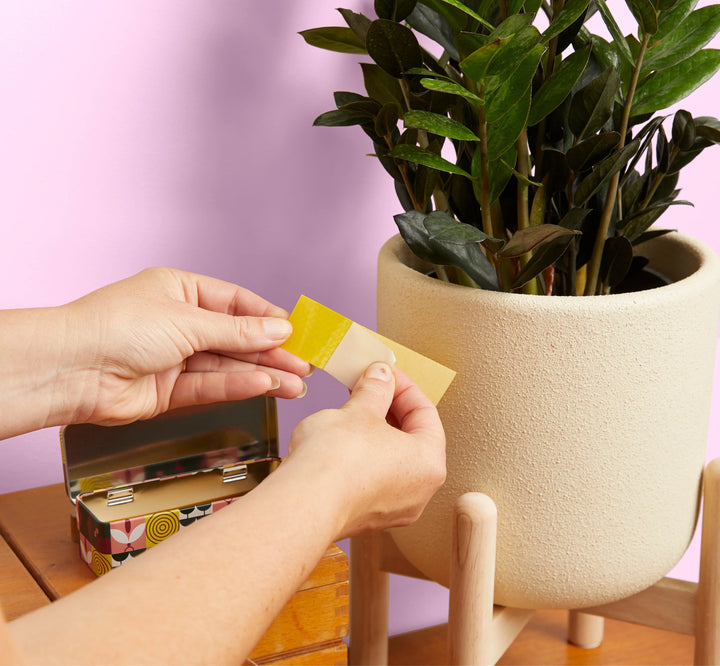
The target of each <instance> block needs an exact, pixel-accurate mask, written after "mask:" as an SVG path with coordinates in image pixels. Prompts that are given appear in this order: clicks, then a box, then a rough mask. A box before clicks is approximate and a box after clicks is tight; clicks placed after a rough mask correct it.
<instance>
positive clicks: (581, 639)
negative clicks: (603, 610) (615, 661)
mask: <svg viewBox="0 0 720 666" xmlns="http://www.w3.org/2000/svg"><path fill="white" fill-rule="evenodd" d="M604 629H605V619H604V618H602V617H600V616H599V615H590V614H589V613H583V612H582V611H577V610H571V611H570V615H569V618H568V641H570V642H571V643H572V644H573V645H577V646H578V647H581V648H586V649H592V648H596V647H598V645H600V643H602V639H603V633H604Z"/></svg>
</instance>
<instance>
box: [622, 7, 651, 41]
mask: <svg viewBox="0 0 720 666" xmlns="http://www.w3.org/2000/svg"><path fill="white" fill-rule="evenodd" d="M625 4H626V5H627V6H628V7H629V8H630V11H631V12H632V14H633V16H634V17H635V20H636V21H637V22H638V25H639V26H640V28H641V29H642V31H643V33H644V34H646V35H654V34H655V33H656V32H657V30H658V10H657V9H655V6H654V5H653V3H652V2H651V1H650V0H625Z"/></svg>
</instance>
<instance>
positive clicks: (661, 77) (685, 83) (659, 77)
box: [632, 49, 720, 114]
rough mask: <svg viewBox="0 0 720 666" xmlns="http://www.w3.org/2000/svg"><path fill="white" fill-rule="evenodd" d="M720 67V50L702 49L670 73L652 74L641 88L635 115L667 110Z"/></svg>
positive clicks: (668, 71)
mask: <svg viewBox="0 0 720 666" xmlns="http://www.w3.org/2000/svg"><path fill="white" fill-rule="evenodd" d="M719 67H720V50H716V49H703V50H702V51H698V52H697V53H695V54H694V55H692V56H690V57H689V58H686V59H685V60H683V61H682V62H680V63H678V64H677V65H675V66H674V67H672V68H670V69H664V70H662V71H659V72H655V73H654V74H652V75H651V76H650V77H649V78H648V79H647V80H646V81H644V82H643V83H642V84H641V85H640V86H638V89H637V92H636V93H635V98H634V99H635V103H634V104H633V109H632V112H633V114H641V113H648V112H654V111H659V110H661V109H666V108H667V107H669V106H672V105H673V104H676V103H677V102H679V101H680V100H682V99H684V98H685V97H687V96H688V95H689V94H690V93H691V92H693V90H695V89H696V88H698V87H700V86H701V85H702V84H703V83H705V81H707V80H708V79H710V78H711V77H712V76H713V74H715V72H717V70H718V68H719Z"/></svg>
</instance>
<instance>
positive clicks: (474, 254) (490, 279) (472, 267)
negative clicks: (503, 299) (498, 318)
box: [395, 210, 498, 290]
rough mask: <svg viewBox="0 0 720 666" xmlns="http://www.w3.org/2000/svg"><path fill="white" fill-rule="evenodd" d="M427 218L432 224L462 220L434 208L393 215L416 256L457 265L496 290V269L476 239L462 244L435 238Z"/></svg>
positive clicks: (433, 261) (431, 261)
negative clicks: (427, 223) (432, 210)
mask: <svg viewBox="0 0 720 666" xmlns="http://www.w3.org/2000/svg"><path fill="white" fill-rule="evenodd" d="M448 220H449V222H448ZM426 221H429V225H430V227H431V228H432V227H433V221H440V224H449V223H452V224H455V225H460V224H462V223H460V222H457V221H455V220H453V219H452V218H450V217H449V216H448V215H447V214H446V213H442V212H437V211H436V212H434V213H431V214H430V215H426V214H425V213H421V212H419V211H415V210H413V211H408V212H407V213H401V214H400V215H396V216H395V222H396V223H397V225H398V229H399V230H400V235H401V236H402V237H403V240H405V242H406V243H407V244H408V246H409V247H410V249H411V250H412V251H413V252H414V253H415V254H416V255H417V256H418V257H420V258H421V259H423V260H425V261H428V262H430V263H432V264H438V265H441V266H457V267H458V268H461V269H462V270H464V271H465V272H466V273H467V274H468V275H469V276H470V277H471V278H472V279H473V280H474V281H475V282H476V283H477V284H478V285H479V286H480V287H482V288H483V289H490V290H497V288H498V287H497V276H496V274H495V269H494V267H493V265H492V264H491V263H490V261H489V259H488V258H487V257H486V256H485V254H484V253H483V251H482V250H481V249H480V246H479V244H478V243H475V242H471V243H465V244H462V243H453V242H447V241H441V240H434V239H432V238H431V237H430V232H429V231H428V229H427V228H426V226H425V224H426Z"/></svg>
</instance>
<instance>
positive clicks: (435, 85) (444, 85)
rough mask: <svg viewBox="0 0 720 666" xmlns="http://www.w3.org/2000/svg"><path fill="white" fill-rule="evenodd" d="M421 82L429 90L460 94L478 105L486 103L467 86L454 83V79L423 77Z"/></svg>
mask: <svg viewBox="0 0 720 666" xmlns="http://www.w3.org/2000/svg"><path fill="white" fill-rule="evenodd" d="M420 83H421V84H422V85H423V87H424V88H427V89H428V90H436V91H438V92H443V93H447V94H448V95H458V96H459V97H463V98H465V99H466V100H468V102H472V103H473V104H474V105H476V106H480V105H482V104H484V103H485V100H483V99H482V98H481V97H478V96H477V95H476V94H475V93H473V92H471V91H470V90H468V89H467V88H463V87H462V86H461V85H459V84H457V83H453V82H452V81H444V80H442V79H422V81H420Z"/></svg>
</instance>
